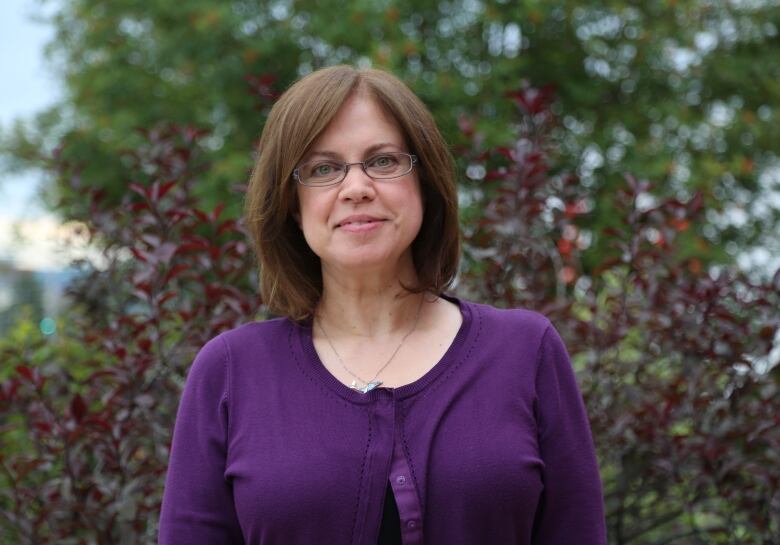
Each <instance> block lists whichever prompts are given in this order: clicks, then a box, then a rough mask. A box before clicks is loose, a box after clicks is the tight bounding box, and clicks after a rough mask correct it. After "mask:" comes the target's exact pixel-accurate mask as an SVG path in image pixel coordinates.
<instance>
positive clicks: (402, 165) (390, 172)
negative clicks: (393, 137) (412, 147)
mask: <svg viewBox="0 0 780 545" xmlns="http://www.w3.org/2000/svg"><path fill="white" fill-rule="evenodd" d="M410 170H412V159H411V157H410V156H409V155H407V154H405V153H382V154H379V155H374V156H373V157H371V158H370V159H368V160H367V161H366V172H367V173H368V175H369V176H371V177H372V178H397V177H399V176H403V175H404V174H406V173H407V172H409V171H410Z"/></svg>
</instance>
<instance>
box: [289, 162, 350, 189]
mask: <svg viewBox="0 0 780 545" xmlns="http://www.w3.org/2000/svg"><path fill="white" fill-rule="evenodd" d="M343 175H344V165H343V164H341V163H337V162H335V161H312V162H310V163H306V164H304V165H301V167H300V168H299V169H298V176H299V177H300V180H301V182H303V183H304V184H306V185H328V184H332V183H334V182H337V181H338V180H339V179H340V178H341V177H342V176H343Z"/></svg>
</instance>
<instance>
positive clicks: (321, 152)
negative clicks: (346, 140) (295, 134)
mask: <svg viewBox="0 0 780 545" xmlns="http://www.w3.org/2000/svg"><path fill="white" fill-rule="evenodd" d="M383 148H395V149H397V150H401V149H402V147H401V146H399V145H398V144H393V143H391V142H379V143H377V144H372V145H370V146H369V147H367V148H366V149H365V150H363V156H364V157H367V156H369V155H371V154H372V153H374V152H376V151H378V150H381V149H383ZM318 156H320V157H327V158H329V159H336V160H339V161H341V160H342V157H341V154H338V153H335V152H333V151H327V150H314V151H312V152H310V153H308V154H306V158H305V159H304V161H309V160H310V159H312V158H314V157H318Z"/></svg>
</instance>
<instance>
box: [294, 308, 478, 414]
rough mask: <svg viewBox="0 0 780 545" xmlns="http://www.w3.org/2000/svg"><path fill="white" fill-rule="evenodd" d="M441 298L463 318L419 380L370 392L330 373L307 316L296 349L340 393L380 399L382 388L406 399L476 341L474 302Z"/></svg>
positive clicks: (350, 398)
mask: <svg viewBox="0 0 780 545" xmlns="http://www.w3.org/2000/svg"><path fill="white" fill-rule="evenodd" d="M441 297H442V298H444V299H446V300H448V301H450V302H452V303H455V304H456V305H458V307H459V308H460V312H461V316H462V322H461V324H460V328H459V329H458V333H457V334H456V335H455V338H454V339H453V340H452V342H451V343H450V346H449V347H448V348H447V350H446V352H445V353H444V355H443V356H442V357H441V359H439V361H438V362H436V364H435V365H434V366H433V367H432V368H431V369H429V370H428V371H427V372H426V373H425V374H424V375H423V376H421V377H420V378H418V379H417V380H415V381H413V382H410V383H408V384H404V385H403V386H398V387H397V388H385V387H382V386H380V387H378V388H375V389H373V390H371V391H370V392H368V393H365V394H364V393H361V392H358V391H356V390H354V389H352V388H350V387H349V386H347V385H346V384H344V383H343V382H341V381H340V380H339V379H337V378H336V377H335V376H333V375H332V374H331V372H330V371H328V369H327V368H326V367H325V365H324V364H323V363H322V360H321V359H320V357H319V354H317V351H316V349H315V348H314V342H313V337H312V322H311V320H308V321H306V322H303V323H301V324H300V325H298V327H295V330H296V333H295V336H296V337H297V342H296V343H295V344H296V349H298V350H300V352H301V356H302V358H301V359H302V360H303V364H304V367H306V368H307V370H309V371H311V372H313V374H314V375H315V376H316V377H317V379H318V380H320V381H322V382H323V383H324V384H325V386H327V387H328V388H329V389H330V390H331V391H333V392H334V393H336V394H337V395H338V396H339V397H341V398H343V399H345V400H347V401H349V402H351V403H356V404H361V405H362V404H366V403H373V402H375V401H377V400H378V399H379V398H380V396H381V395H383V392H388V391H389V392H391V393H392V395H393V397H394V398H395V399H404V398H407V397H410V396H413V395H415V394H417V393H419V392H422V391H423V390H424V389H425V388H426V387H427V386H429V385H430V384H432V383H433V382H435V381H436V380H437V379H438V378H439V377H440V376H441V375H442V374H443V373H444V372H445V371H446V370H447V369H448V368H450V367H451V366H453V365H454V364H455V363H457V360H458V359H459V356H460V355H461V354H464V353H466V352H468V351H464V350H463V348H464V347H465V346H467V345H468V344H470V343H472V342H474V340H475V339H474V337H475V335H474V328H473V327H472V324H473V318H474V313H475V312H478V311H477V309H476V308H474V306H473V305H471V304H469V303H468V302H467V301H462V300H460V299H458V298H457V297H453V296H449V295H444V294H442V295H441Z"/></svg>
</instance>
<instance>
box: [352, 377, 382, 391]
mask: <svg viewBox="0 0 780 545" xmlns="http://www.w3.org/2000/svg"><path fill="white" fill-rule="evenodd" d="M381 384H382V381H381V380H372V381H371V382H369V383H368V384H366V385H365V386H363V387H360V386H357V385H356V384H355V381H354V380H353V381H352V385H351V387H352V388H353V389H354V390H357V391H358V392H361V393H363V394H367V393H368V392H370V391H371V390H373V389H374V388H376V387H377V386H380V385H381Z"/></svg>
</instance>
